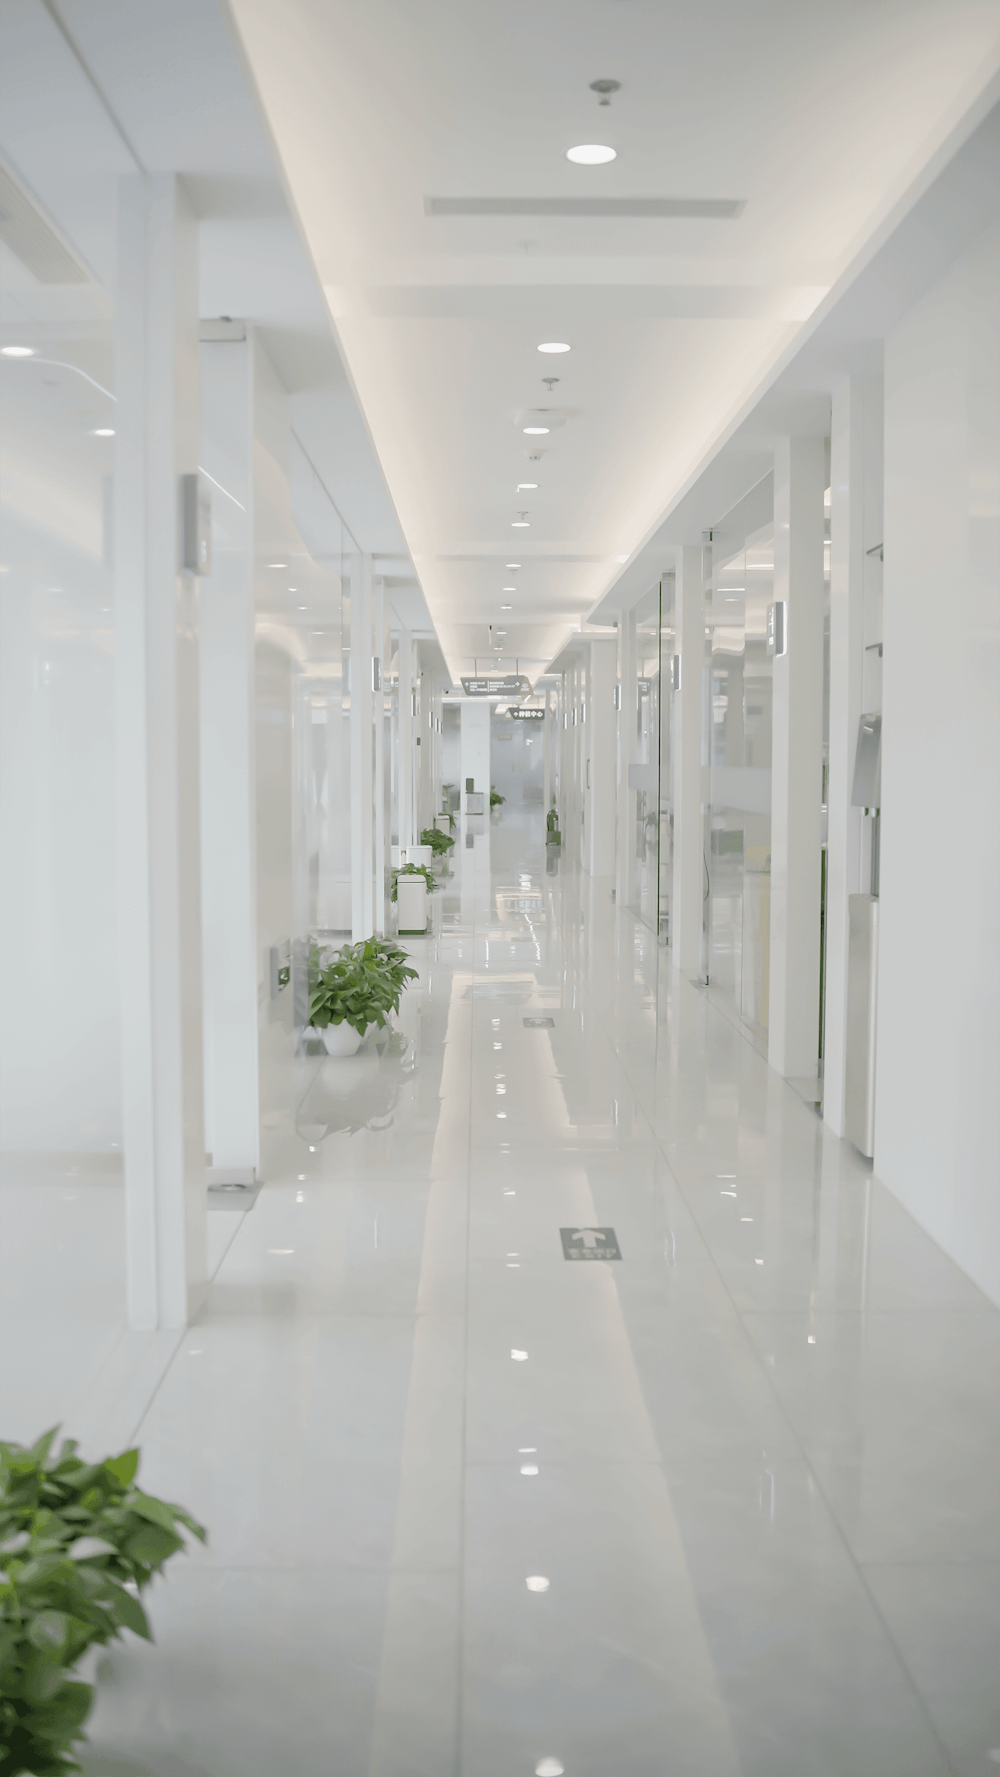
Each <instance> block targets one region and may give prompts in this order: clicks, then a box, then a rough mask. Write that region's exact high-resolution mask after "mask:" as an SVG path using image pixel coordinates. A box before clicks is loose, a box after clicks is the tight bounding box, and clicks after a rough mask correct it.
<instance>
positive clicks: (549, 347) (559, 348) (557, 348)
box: [536, 339, 573, 352]
mask: <svg viewBox="0 0 1000 1777" xmlns="http://www.w3.org/2000/svg"><path fill="white" fill-rule="evenodd" d="M536 349H537V350H538V351H539V352H571V351H572V350H573V347H572V346H568V345H565V344H563V343H561V342H560V341H559V340H557V339H550V340H549V341H548V343H547V344H546V345H543V346H538V347H537V348H536Z"/></svg>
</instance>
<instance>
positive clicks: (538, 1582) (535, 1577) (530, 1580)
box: [524, 1573, 549, 1592]
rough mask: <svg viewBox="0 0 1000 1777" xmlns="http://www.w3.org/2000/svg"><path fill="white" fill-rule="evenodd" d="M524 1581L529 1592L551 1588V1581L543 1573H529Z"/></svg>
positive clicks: (544, 1590) (545, 1590)
mask: <svg viewBox="0 0 1000 1777" xmlns="http://www.w3.org/2000/svg"><path fill="white" fill-rule="evenodd" d="M524 1583H525V1585H526V1586H527V1588H528V1591H529V1592H547V1591H548V1589H549V1581H548V1580H547V1579H546V1578H545V1575H544V1574H543V1573H529V1575H528V1577H527V1579H526V1580H525V1582H524Z"/></svg>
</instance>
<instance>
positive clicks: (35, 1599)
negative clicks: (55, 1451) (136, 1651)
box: [0, 1430, 205, 1777]
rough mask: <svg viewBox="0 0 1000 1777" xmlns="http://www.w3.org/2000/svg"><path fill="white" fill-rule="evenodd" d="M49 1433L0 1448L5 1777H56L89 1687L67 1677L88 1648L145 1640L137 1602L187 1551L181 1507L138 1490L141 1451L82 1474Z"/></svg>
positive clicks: (89, 1699) (189, 1523) (0, 1693)
mask: <svg viewBox="0 0 1000 1777" xmlns="http://www.w3.org/2000/svg"><path fill="white" fill-rule="evenodd" d="M55 1435H56V1432H55V1430H52V1431H50V1432H46V1434H45V1436H44V1437H42V1438H39V1440H38V1442H37V1444H35V1445H33V1447H32V1448H31V1449H30V1450H27V1449H25V1448H24V1447H23V1446H22V1445H21V1444H4V1443H0V1563H2V1573H0V1668H2V1676H0V1777H20V1774H21V1773H23V1772H30V1773H31V1777H61V1774H62V1773H63V1772H66V1771H79V1770H81V1768H82V1767H81V1766H80V1764H79V1763H78V1762H77V1760H76V1759H75V1758H74V1757H73V1753H72V1747H73V1745H74V1743H75V1742H76V1741H79V1740H83V1739H85V1737H86V1736H85V1735H84V1732H83V1724H84V1722H85V1721H86V1719H87V1716H88V1715H89V1713H90V1709H91V1706H92V1704H93V1701H94V1687H93V1685H89V1684H83V1683H81V1682H80V1681H79V1680H75V1679H72V1678H69V1677H68V1676H67V1674H68V1673H69V1672H71V1671H72V1669H73V1667H74V1666H75V1665H76V1663H77V1661H78V1660H79V1659H81V1657H82V1656H83V1654H85V1653H86V1651H87V1649H88V1648H90V1647H94V1646H104V1645H105V1644H106V1643H107V1642H109V1641H113V1640H116V1639H118V1638H120V1636H121V1634H122V1631H123V1630H124V1629H131V1630H132V1632H133V1633H134V1634H136V1635H141V1636H143V1637H144V1639H145V1640H147V1641H150V1640H152V1636H151V1634H150V1629H149V1623H148V1621H147V1619H146V1613H145V1611H144V1610H143V1607H142V1605H141V1604H140V1602H139V1598H138V1596H137V1594H138V1593H139V1592H141V1591H142V1590H143V1589H144V1587H146V1586H148V1585H149V1582H150V1580H151V1579H152V1577H153V1575H154V1574H155V1573H159V1572H160V1570H161V1568H162V1567H163V1564H164V1562H165V1561H167V1560H169V1558H170V1556H171V1555H174V1554H176V1552H177V1550H178V1549H181V1548H183V1547H184V1539H183V1537H182V1536H181V1535H180V1534H179V1532H178V1526H179V1525H183V1527H184V1529H186V1530H189V1531H190V1532H191V1534H192V1536H196V1537H198V1538H199V1539H200V1541H201V1542H204V1541H205V1531H204V1530H203V1528H202V1526H201V1525H200V1524H198V1523H196V1522H195V1520H194V1519H193V1518H192V1517H189V1515H188V1513H187V1512H185V1511H183V1510H182V1509H181V1507H180V1506H175V1505H168V1504H167V1503H166V1502H165V1501H164V1500H162V1499H154V1498H153V1496H152V1495H151V1494H148V1493H143V1492H142V1490H141V1488H139V1487H137V1486H136V1485H135V1475H136V1470H137V1468H138V1465H139V1452H138V1451H137V1450H126V1451H125V1452H124V1453H123V1455H121V1456H115V1457H109V1458H108V1459H107V1461H106V1462H98V1463H87V1462H83V1461H82V1460H81V1458H80V1457H78V1456H77V1455H76V1448H77V1446H76V1443H75V1442H74V1440H73V1439H72V1438H67V1439H66V1441H65V1442H64V1444H63V1446H62V1449H61V1451H60V1453H59V1455H58V1456H57V1457H53V1456H52V1455H51V1454H50V1452H51V1447H52V1443H53V1440H54V1438H55Z"/></svg>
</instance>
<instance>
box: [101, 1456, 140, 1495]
mask: <svg viewBox="0 0 1000 1777" xmlns="http://www.w3.org/2000/svg"><path fill="white" fill-rule="evenodd" d="M104 1467H105V1468H106V1469H107V1471H108V1473H109V1475H114V1478H115V1480H116V1481H120V1482H121V1484H122V1486H123V1487H127V1486H128V1484H129V1482H130V1481H132V1480H134V1479H135V1472H136V1469H137V1468H138V1467H139V1452H138V1450H123V1451H122V1454H121V1455H120V1456H109V1457H108V1460H107V1462H106V1463H105V1464H104Z"/></svg>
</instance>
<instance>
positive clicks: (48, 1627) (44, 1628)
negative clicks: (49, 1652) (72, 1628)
mask: <svg viewBox="0 0 1000 1777" xmlns="http://www.w3.org/2000/svg"><path fill="white" fill-rule="evenodd" d="M68 1627H69V1623H68V1620H67V1618H66V1617H65V1615H64V1614H63V1612H62V1611H61V1610H43V1611H39V1613H38V1616H37V1617H35V1619H34V1621H33V1622H32V1623H31V1625H30V1626H29V1629H28V1640H29V1641H30V1642H31V1645H32V1647H38V1648H43V1649H50V1648H59V1647H62V1645H63V1642H64V1641H65V1640H66V1631H67V1629H68Z"/></svg>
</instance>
